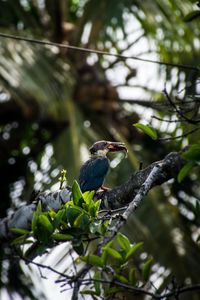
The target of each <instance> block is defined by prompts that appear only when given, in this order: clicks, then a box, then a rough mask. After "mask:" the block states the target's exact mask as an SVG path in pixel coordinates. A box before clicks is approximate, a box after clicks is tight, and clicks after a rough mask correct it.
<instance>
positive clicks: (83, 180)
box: [78, 141, 128, 193]
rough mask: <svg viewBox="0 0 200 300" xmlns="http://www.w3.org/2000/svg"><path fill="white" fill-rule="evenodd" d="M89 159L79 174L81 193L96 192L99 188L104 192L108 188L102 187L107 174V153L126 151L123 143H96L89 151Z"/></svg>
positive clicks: (108, 164) (108, 162) (108, 163)
mask: <svg viewBox="0 0 200 300" xmlns="http://www.w3.org/2000/svg"><path fill="white" fill-rule="evenodd" d="M89 151H90V154H91V157H90V159H88V160H87V161H86V162H85V163H84V164H83V165H82V167H81V169H80V174H79V179H78V181H79V186H80V189H81V191H82V193H84V192H86V191H93V190H95V191H97V190H99V189H100V188H101V190H102V191H106V190H107V189H108V188H106V187H104V186H103V182H104V179H105V177H106V175H107V173H108V170H109V166H110V161H109V159H108V158H107V156H106V155H107V154H108V153H109V152H117V151H126V153H127V152H128V150H127V148H126V146H125V144H124V143H121V142H109V141H98V142H96V143H94V144H93V145H92V147H91V148H90V149H89Z"/></svg>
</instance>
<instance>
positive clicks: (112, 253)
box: [106, 248, 122, 261]
mask: <svg viewBox="0 0 200 300" xmlns="http://www.w3.org/2000/svg"><path fill="white" fill-rule="evenodd" d="M106 252H107V253H108V254H109V255H110V256H112V257H114V258H115V259H117V260H120V261H121V260H122V256H121V254H120V253H119V252H118V251H117V250H115V249H112V248H107V249H106Z"/></svg>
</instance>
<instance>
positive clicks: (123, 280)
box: [114, 274, 129, 284]
mask: <svg viewBox="0 0 200 300" xmlns="http://www.w3.org/2000/svg"><path fill="white" fill-rule="evenodd" d="M114 278H115V279H117V280H119V281H120V282H122V283H125V284H128V283H129V282H128V279H127V278H126V277H124V276H122V275H118V274H116V275H114Z"/></svg>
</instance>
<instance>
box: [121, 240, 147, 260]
mask: <svg viewBox="0 0 200 300" xmlns="http://www.w3.org/2000/svg"><path fill="white" fill-rule="evenodd" d="M142 246H143V242H140V243H137V244H135V245H133V246H131V249H130V250H129V251H128V253H127V254H126V256H125V260H128V259H129V258H130V257H131V256H133V255H135V253H136V251H138V250H139V249H141V248H142Z"/></svg>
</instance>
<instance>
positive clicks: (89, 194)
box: [83, 191, 95, 205]
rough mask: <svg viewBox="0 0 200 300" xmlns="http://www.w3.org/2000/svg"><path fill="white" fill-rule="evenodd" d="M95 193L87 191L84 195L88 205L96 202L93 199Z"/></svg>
mask: <svg viewBox="0 0 200 300" xmlns="http://www.w3.org/2000/svg"><path fill="white" fill-rule="evenodd" d="M94 194H95V191H87V192H85V193H84V194H83V198H84V200H85V203H86V204H88V205H89V204H90V203H91V202H94V200H93V197H94Z"/></svg>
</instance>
